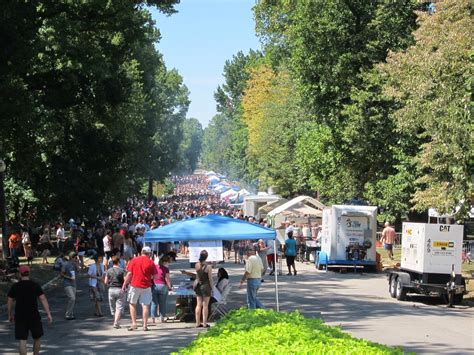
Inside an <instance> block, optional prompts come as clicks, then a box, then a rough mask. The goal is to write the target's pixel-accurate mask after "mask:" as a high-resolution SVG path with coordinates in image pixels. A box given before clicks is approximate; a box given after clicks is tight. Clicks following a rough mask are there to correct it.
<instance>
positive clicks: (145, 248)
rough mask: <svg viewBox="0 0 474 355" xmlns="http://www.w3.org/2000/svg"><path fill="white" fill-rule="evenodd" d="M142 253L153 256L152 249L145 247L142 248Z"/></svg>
mask: <svg viewBox="0 0 474 355" xmlns="http://www.w3.org/2000/svg"><path fill="white" fill-rule="evenodd" d="M142 253H147V254H151V248H150V247H143V248H142Z"/></svg>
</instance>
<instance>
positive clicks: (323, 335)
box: [180, 308, 403, 354]
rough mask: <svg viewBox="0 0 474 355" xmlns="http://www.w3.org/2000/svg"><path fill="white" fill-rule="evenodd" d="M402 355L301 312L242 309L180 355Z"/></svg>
mask: <svg viewBox="0 0 474 355" xmlns="http://www.w3.org/2000/svg"><path fill="white" fill-rule="evenodd" d="M242 353H243V354H402V353H403V352H402V351H401V350H400V349H399V348H391V347H388V346H384V345H379V344H376V343H372V342H369V341H366V340H363V339H356V338H353V337H352V336H350V335H349V334H347V333H344V332H342V331H341V330H340V329H339V328H335V327H330V326H327V325H324V324H323V321H322V320H321V319H319V318H305V317H303V316H302V315H301V314H299V313H298V312H293V313H277V312H274V311H271V310H261V309H258V310H254V311H252V310H248V309H243V308H242V309H240V310H237V311H233V312H231V313H229V314H228V315H226V316H225V317H224V318H223V319H221V320H220V321H219V322H217V324H216V325H215V326H214V327H212V328H211V329H210V330H209V331H208V332H206V333H201V334H200V335H199V336H198V338H197V339H196V340H195V341H193V342H192V343H191V344H190V345H189V346H188V347H186V348H184V349H182V350H181V351H180V354H242Z"/></svg>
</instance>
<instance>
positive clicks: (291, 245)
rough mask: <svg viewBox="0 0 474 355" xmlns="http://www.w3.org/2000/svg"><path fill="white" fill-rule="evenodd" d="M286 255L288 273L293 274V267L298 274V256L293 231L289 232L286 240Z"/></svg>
mask: <svg viewBox="0 0 474 355" xmlns="http://www.w3.org/2000/svg"><path fill="white" fill-rule="evenodd" d="M285 257H286V266H288V274H287V275H290V276H291V267H293V272H294V275H295V276H296V267H295V258H296V240H295V239H294V238H293V231H289V232H288V239H287V240H285Z"/></svg>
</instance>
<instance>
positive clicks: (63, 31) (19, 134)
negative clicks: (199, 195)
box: [0, 0, 189, 218]
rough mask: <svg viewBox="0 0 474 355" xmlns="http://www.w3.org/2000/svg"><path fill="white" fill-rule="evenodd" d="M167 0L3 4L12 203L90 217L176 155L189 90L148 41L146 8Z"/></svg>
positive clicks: (164, 168)
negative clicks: (16, 188)
mask: <svg viewBox="0 0 474 355" xmlns="http://www.w3.org/2000/svg"><path fill="white" fill-rule="evenodd" d="M176 3H177V1H176V0H166V1H125V0H119V1H113V2H112V1H109V2H104V1H87V2H84V1H81V2H70V1H28V2H11V1H10V2H7V3H5V4H3V5H2V11H1V21H0V26H1V33H0V36H1V42H2V48H3V50H2V52H1V53H0V71H1V73H0V74H1V75H0V110H1V112H0V117H1V118H0V119H1V127H2V140H0V152H1V153H0V156H1V157H2V158H3V159H4V160H5V161H6V163H7V176H8V179H9V180H8V181H11V184H10V185H9V186H20V187H22V189H20V190H16V195H15V194H8V196H7V200H8V201H9V204H10V206H9V208H8V210H9V211H10V212H12V211H15V208H10V207H14V205H15V204H18V203H20V204H29V205H30V206H31V205H34V206H35V207H37V213H38V214H39V215H41V216H50V217H54V218H56V217H62V218H69V217H71V216H74V217H76V216H79V217H89V218H93V217H95V216H96V215H97V214H98V213H100V212H101V211H102V210H104V208H106V207H108V206H111V205H113V204H116V203H119V202H120V201H123V199H124V198H125V197H126V196H129V195H130V194H132V193H135V192H138V191H139V189H140V186H141V184H142V182H143V181H146V180H147V179H149V178H152V179H160V178H162V177H164V176H166V175H167V174H168V173H169V172H170V171H171V170H172V169H173V168H174V166H176V164H177V160H176V154H171V153H170V152H172V153H174V152H176V151H177V150H178V147H179V144H180V139H181V135H182V133H181V131H182V125H183V121H184V119H185V115H186V112H187V107H188V105H189V100H188V91H187V89H186V87H185V86H184V84H183V80H182V78H181V76H180V75H179V73H178V72H177V71H175V70H168V69H167V68H166V66H165V64H164V61H163V59H162V57H161V55H160V53H158V52H157V50H156V49H155V47H154V44H155V43H156V42H157V41H158V40H159V38H160V34H159V31H158V29H157V28H156V27H155V26H154V22H153V21H152V19H151V15H150V13H149V12H148V10H147V9H146V6H155V7H157V8H158V10H160V11H162V12H163V13H165V14H172V13H173V12H175V10H174V5H175V4H176ZM19 191H24V193H23V194H22V196H17V195H18V193H19Z"/></svg>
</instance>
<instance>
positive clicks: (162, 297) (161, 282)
mask: <svg viewBox="0 0 474 355" xmlns="http://www.w3.org/2000/svg"><path fill="white" fill-rule="evenodd" d="M170 261H171V259H170V257H169V256H168V255H164V256H162V257H161V258H160V261H159V263H158V265H156V275H155V276H154V278H153V284H154V285H153V293H152V303H151V317H152V321H153V323H155V317H157V316H158V312H157V308H158V309H159V316H160V323H163V322H164V321H165V317H166V301H167V299H168V292H169V291H170V290H171V288H172V285H171V279H170V270H169V268H168V266H169V264H170Z"/></svg>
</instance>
